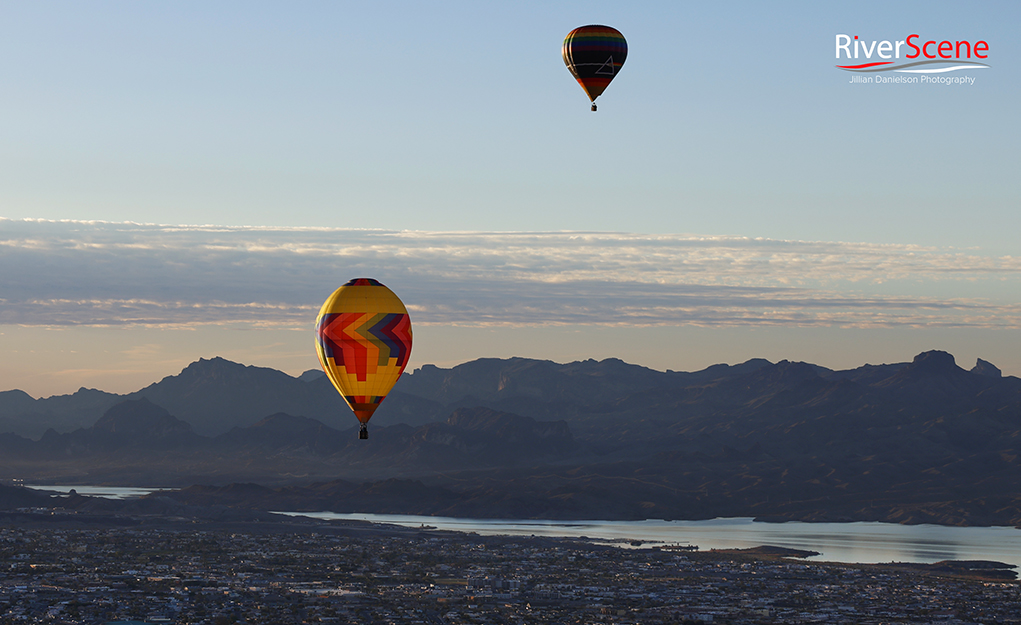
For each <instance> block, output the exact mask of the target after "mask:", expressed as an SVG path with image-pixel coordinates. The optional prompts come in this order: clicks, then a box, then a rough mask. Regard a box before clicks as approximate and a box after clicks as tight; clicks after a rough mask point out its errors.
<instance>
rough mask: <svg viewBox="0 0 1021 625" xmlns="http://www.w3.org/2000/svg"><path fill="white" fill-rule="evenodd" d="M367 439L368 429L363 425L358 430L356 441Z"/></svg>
mask: <svg viewBox="0 0 1021 625" xmlns="http://www.w3.org/2000/svg"><path fill="white" fill-rule="evenodd" d="M368 438H369V428H368V427H367V426H366V425H365V424H364V423H363V424H362V427H361V428H359V430H358V439H359V440H363V441H364V440H366V439H368Z"/></svg>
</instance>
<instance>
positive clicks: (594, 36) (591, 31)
mask: <svg viewBox="0 0 1021 625" xmlns="http://www.w3.org/2000/svg"><path fill="white" fill-rule="evenodd" d="M626 59H627V41H625V40H624V35H622V34H620V31H619V30H617V29H616V28H610V27H609V26H595V25H593V26H582V27H581V28H575V29H574V30H572V31H571V32H569V33H567V37H565V38H564V63H565V64H567V69H569V70H571V74H572V75H573V76H574V77H575V78H577V79H578V84H580V85H581V88H582V89H584V90H585V93H586V94H588V98H589V100H591V101H592V110H593V111H594V110H596V98H598V97H599V96H600V95H601V94H602V93H603V91H604V90H605V89H606V87H607V85H609V84H610V81H611V80H613V78H614V76H616V75H617V72H619V71H620V68H621V67H622V66H623V65H624V61H625V60H626Z"/></svg>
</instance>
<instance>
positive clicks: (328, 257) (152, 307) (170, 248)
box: [0, 219, 1021, 328]
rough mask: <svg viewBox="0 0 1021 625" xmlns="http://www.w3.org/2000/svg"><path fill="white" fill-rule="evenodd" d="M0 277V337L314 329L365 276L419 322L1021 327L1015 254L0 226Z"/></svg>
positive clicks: (753, 242) (632, 237)
mask: <svg viewBox="0 0 1021 625" xmlns="http://www.w3.org/2000/svg"><path fill="white" fill-rule="evenodd" d="M0 275H2V276H3V278H0V324H21V325H44V326H45V325H146V326H166V325H173V326H189V325H194V324H225V323H243V324H256V325H273V326H282V327H296V328H304V327H307V326H309V325H310V324H311V323H312V320H313V319H314V317H315V314H316V312H317V310H318V307H319V305H320V304H321V303H322V301H323V300H324V299H325V298H326V297H327V296H328V295H329V294H330V293H331V292H332V291H333V289H335V288H336V287H337V286H339V285H340V284H343V283H344V282H345V281H347V280H348V279H350V278H352V277H359V276H371V277H375V278H377V279H379V280H381V281H382V282H383V283H385V284H387V285H388V286H390V287H391V288H392V289H394V290H395V291H396V292H398V293H399V294H400V295H401V297H402V299H403V300H404V301H405V302H406V304H407V305H408V307H409V309H410V310H411V311H412V313H413V317H414V320H415V323H425V324H428V323H435V324H462V325H550V324H600V325H702V326H716V327H718V326H735V325H789V326H847V327H895V326H919V327H996V328H1018V327H1021V305H1019V303H1018V302H1017V301H1016V300H1015V301H1003V297H1002V293H1004V292H1011V291H1010V290H1009V289H1013V291H1012V292H1015V293H1016V292H1018V289H1017V288H1016V286H1017V282H1018V279H1019V277H1021V259H1018V258H1013V257H1009V256H1007V257H993V256H984V255H982V254H980V253H977V252H974V251H971V252H967V251H960V250H953V249H942V248H927V247H920V246H912V245H879V244H867V243H845V242H812V241H782V240H772V239H751V238H742V237H705V236H688V235H637V234H628V233H605V232H550V233H524V232H522V233H515V232H407V231H383V230H342V229H329V228H265V227H217V226H166V225H154V224H135V223H107V222H74V221H32V220H20V221H16V220H6V219H0ZM891 282H892V283H895V284H903V285H908V286H909V287H910V288H907V287H906V288H903V289H896V288H891V287H889V286H888V285H889V283H891ZM1006 284H1009V285H1010V286H1009V287H1005V285H1006ZM962 285H967V288H961V287H962ZM891 292H893V293H891ZM909 292H910V293H914V294H913V295H905V294H904V293H909ZM961 292H967V293H969V296H968V297H963V296H961V295H960V293H961Z"/></svg>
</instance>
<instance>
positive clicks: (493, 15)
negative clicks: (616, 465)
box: [0, 2, 1021, 395]
mask: <svg viewBox="0 0 1021 625" xmlns="http://www.w3.org/2000/svg"><path fill="white" fill-rule="evenodd" d="M550 4H551V3H538V2H519V3H504V4H500V5H497V4H493V3H470V2H444V3H433V4H431V5H430V4H427V3H411V2H406V3H402V2H381V3H349V2H303V3H287V4H284V3H258V2H244V3H241V2H236V3H232V2H220V3H215V4H210V3H199V2H175V3H128V2H124V3H118V2H104V3H74V4H71V3H56V2H33V3H14V2H2V3H0V76H2V77H3V81H4V84H5V88H4V93H5V96H4V97H3V98H2V99H0V218H3V221H0V240H2V242H3V246H2V248H0V250H2V251H0V270H2V273H0V333H2V334H0V354H2V358H0V360H2V364H0V387H3V388H23V389H25V390H27V391H29V392H30V393H33V394H35V395H48V394H53V393H64V392H71V391H73V390H75V389H77V388H78V387H79V386H82V385H84V386H91V387H98V388H103V389H105V390H113V391H129V390H134V389H135V388H138V387H140V386H142V385H144V384H146V383H148V382H150V381H152V380H155V379H158V378H159V377H161V376H163V375H169V374H172V373H175V372H176V371H178V370H180V368H181V367H183V366H184V365H186V364H187V363H188V362H190V361H192V360H195V359H197V358H198V357H210V356H214V355H222V356H224V357H230V358H233V359H236V360H239V361H241V362H245V363H246V364H259V365H265V366H274V367H277V368H281V369H284V370H287V371H290V372H292V373H297V372H300V371H301V370H303V369H308V368H313V367H315V366H316V361H315V355H314V352H313V351H312V349H311V343H312V341H311V338H310V334H309V333H310V331H309V327H310V326H311V320H309V319H306V316H308V315H311V317H314V314H315V310H316V309H317V308H318V305H319V304H320V303H321V301H322V300H323V299H325V297H326V296H327V295H328V294H329V292H330V291H332V290H333V288H335V287H336V286H337V285H339V284H341V283H343V282H344V281H346V279H347V278H350V277H354V276H355V275H356V274H357V275H363V274H364V275H371V276H372V277H376V278H378V279H380V280H381V281H383V282H384V283H386V284H389V285H390V286H391V287H393V288H394V289H395V291H397V292H398V293H399V294H400V295H402V297H403V298H404V299H405V301H406V302H407V303H408V305H409V307H410V308H411V309H412V312H413V320H414V322H415V328H416V337H415V338H416V345H415V348H414V350H413V355H412V359H413V360H412V363H413V366H419V365H421V364H423V363H427V362H433V363H438V364H443V365H448V366H449V365H452V364H456V363H457V362H462V361H464V360H468V359H471V358H477V357H484V356H501V357H505V356H511V355H518V356H527V357H538V358H550V359H552V360H557V361H561V362H563V361H568V360H573V359H578V358H589V357H594V358H605V357H611V356H617V357H621V358H624V359H625V360H629V361H632V362H637V363H639V364H646V365H648V366H653V367H656V368H660V369H666V368H672V369H685V370H687V369H697V368H702V367H705V366H708V365H710V364H714V363H716V362H737V361H741V360H745V359H747V358H752V357H766V358H770V359H772V360H779V359H783V358H788V359H792V360H810V361H812V362H817V363H819V364H823V365H826V366H832V367H852V366H858V365H860V364H864V363H866V362H872V363H878V362H893V361H903V360H908V359H910V358H911V357H912V356H913V355H914V354H915V353H917V352H918V351H922V350H925V349H946V350H948V351H951V352H952V353H954V354H955V355H956V356H957V357H958V362H959V364H962V365H963V366H965V367H970V366H971V365H972V364H973V363H974V359H975V358H976V357H982V358H985V359H988V360H991V361H993V362H994V363H995V364H997V365H998V366H1000V367H1001V368H1003V369H1004V370H1005V372H1007V373H1010V374H1015V375H1018V374H1021V356H1019V350H1018V349H1017V347H1018V339H1019V338H1021V332H1019V327H1021V310H1019V308H1021V302H1019V294H1021V289H1019V288H1018V286H1019V284H1018V283H1019V280H1018V276H1019V272H1021V267H1019V263H1021V261H1019V260H1018V259H1019V258H1021V246H1019V244H1018V242H1017V232H1019V231H1021V218H1019V217H1018V213H1019V211H1018V208H1019V199H1021V181H1019V176H1018V175H1017V173H1016V172H1017V171H1019V170H1021V157H1019V150H1018V147H1017V146H1018V145H1021V136H1019V135H1021V125H1019V123H1018V120H1017V113H1016V108H1017V104H1016V103H1017V102H1018V101H1021V97H1019V96H1021V94H1019V93H1018V91H1019V85H1021V80H1019V78H1021V76H1019V67H1021V54H1019V50H1018V37H1017V34H1016V28H1015V26H1016V24H1018V23H1021V7H1019V5H1017V4H1016V3H1012V2H1001V3H994V2H987V3H980V4H977V5H963V4H960V3H950V2H944V3H939V2H901V3H896V4H895V5H890V4H889V3H879V2H875V3H869V2H855V3H818V2H787V3H753V2H745V3H741V2H721V3H694V2H644V3H642V2H639V3H628V4H622V3H610V2H560V3H556V4H555V5H553V6H550ZM588 23H604V24H609V25H612V26H615V27H616V28H618V29H619V30H620V31H621V32H622V33H623V34H624V35H625V37H627V39H628V43H629V54H628V60H627V63H626V65H625V67H624V69H623V71H622V72H621V74H620V75H619V77H617V78H616V79H615V81H614V83H613V84H612V85H611V86H610V88H609V89H608V90H607V91H606V93H605V94H604V95H603V96H602V97H601V98H600V99H599V105H600V106H599V111H598V112H597V113H594V114H593V113H590V112H589V111H588V102H587V99H586V98H585V96H584V94H583V93H582V91H581V89H580V88H579V87H578V85H577V84H576V83H575V82H574V81H573V79H572V78H571V77H570V75H569V74H568V72H567V70H566V69H565V68H564V66H563V63H562V61H561V59H560V43H561V41H562V39H563V36H564V35H565V34H566V33H567V32H568V31H569V30H571V29H572V28H574V27H576V26H580V25H583V24H588ZM841 33H845V34H850V35H859V36H860V38H861V39H863V40H866V41H871V40H900V39H903V38H904V37H906V36H907V35H909V34H912V33H918V34H919V35H920V36H921V37H922V38H924V39H928V38H932V39H935V40H942V39H952V40H957V39H968V40H970V41H977V40H980V39H981V40H985V41H988V42H989V44H990V54H989V58H988V59H987V61H988V63H989V65H990V66H991V67H990V68H989V69H983V70H975V71H968V72H956V73H955V74H954V75H969V76H972V77H974V78H975V83H974V84H973V85H968V86H947V85H920V84H919V85H888V84H884V85H879V84H873V85H860V84H849V80H850V76H849V74H848V73H846V72H843V71H841V70H838V69H835V68H834V65H835V64H837V62H836V60H835V54H834V39H835V36H836V35H837V34H841ZM39 220H42V221H39ZM138 224H162V225H164V226H188V227H176V228H166V227H161V228H156V227H153V226H146V225H138ZM211 226H217V227H211ZM565 233H566V234H565ZM309 311H311V312H309Z"/></svg>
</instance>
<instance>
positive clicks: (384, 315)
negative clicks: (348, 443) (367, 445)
mask: <svg viewBox="0 0 1021 625" xmlns="http://www.w3.org/2000/svg"><path fill="white" fill-rule="evenodd" d="M316 353H317V354H318V355H319V362H320V364H322V365H323V371H325V372H326V375H327V376H328V377H329V378H330V381H331V382H333V386H335V387H336V388H337V391H338V392H340V394H341V395H343V396H344V400H345V401H346V402H347V405H348V406H350V407H351V410H352V411H354V413H355V416H356V417H358V420H359V421H360V422H361V429H360V430H359V431H358V438H368V437H369V430H368V427H367V424H368V422H369V419H371V418H372V413H374V412H375V411H376V408H378V407H379V404H380V402H382V401H383V400H384V399H386V394H387V393H389V392H390V389H391V388H393V385H394V383H395V382H397V379H398V378H400V377H401V373H403V372H404V367H406V366H407V365H408V357H409V356H410V355H411V317H409V316H408V309H406V308H405V307H404V304H403V303H402V302H401V300H400V299H398V297H397V296H396V295H394V292H393V291H391V290H390V289H388V288H386V287H385V286H383V285H382V284H380V283H379V282H377V281H376V280H373V279H372V278H355V279H354V280H351V281H350V282H348V283H347V284H345V285H344V286H342V287H340V288H339V289H337V290H336V291H334V292H333V295H331V296H330V297H329V299H327V300H326V302H325V303H324V304H323V307H322V308H321V309H319V317H318V318H317V319H316Z"/></svg>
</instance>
